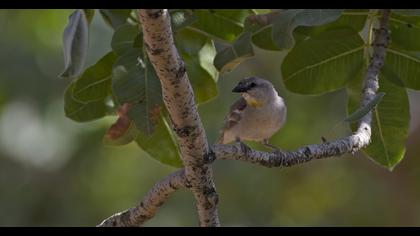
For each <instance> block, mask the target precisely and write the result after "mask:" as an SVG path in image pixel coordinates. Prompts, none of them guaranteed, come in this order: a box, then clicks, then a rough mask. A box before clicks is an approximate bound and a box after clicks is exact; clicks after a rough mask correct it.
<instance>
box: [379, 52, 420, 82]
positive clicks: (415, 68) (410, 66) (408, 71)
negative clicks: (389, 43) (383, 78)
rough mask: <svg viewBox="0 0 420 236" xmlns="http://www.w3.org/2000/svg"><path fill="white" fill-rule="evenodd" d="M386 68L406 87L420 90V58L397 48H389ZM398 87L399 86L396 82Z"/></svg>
mask: <svg viewBox="0 0 420 236" xmlns="http://www.w3.org/2000/svg"><path fill="white" fill-rule="evenodd" d="M385 67H386V68H387V69H388V71H390V72H392V74H395V76H396V77H398V80H400V81H402V83H403V84H404V86H405V87H407V88H411V89H415V90H420V57H419V56H417V55H416V54H414V53H410V52H407V51H404V50H402V49H397V48H388V49H387V55H386V59H385ZM395 81H396V80H395V79H394V81H393V82H394V83H395V84H396V85H399V84H398V83H396V82H395Z"/></svg>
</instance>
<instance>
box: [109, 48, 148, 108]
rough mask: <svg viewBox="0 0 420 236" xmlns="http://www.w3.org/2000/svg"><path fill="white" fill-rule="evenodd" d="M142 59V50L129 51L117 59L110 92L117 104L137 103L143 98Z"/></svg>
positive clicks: (143, 74)
mask: <svg viewBox="0 0 420 236" xmlns="http://www.w3.org/2000/svg"><path fill="white" fill-rule="evenodd" d="M142 57H143V50H142V49H131V50H129V51H127V52H126V53H125V54H123V55H121V56H120V57H118V59H117V60H116V62H115V63H114V65H113V69H112V92H113V94H114V96H115V97H116V99H117V101H118V103H119V104H124V103H132V102H138V101H140V100H142V99H143V98H144V93H145V91H144V90H145V85H144V80H143V77H144V76H145V65H144V62H143V59H142ZM142 63H143V64H142Z"/></svg>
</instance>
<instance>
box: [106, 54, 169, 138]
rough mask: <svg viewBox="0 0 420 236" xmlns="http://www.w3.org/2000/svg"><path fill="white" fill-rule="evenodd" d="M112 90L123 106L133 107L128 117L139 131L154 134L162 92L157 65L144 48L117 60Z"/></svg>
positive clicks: (114, 67)
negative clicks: (145, 55) (148, 56)
mask: <svg viewBox="0 0 420 236" xmlns="http://www.w3.org/2000/svg"><path fill="white" fill-rule="evenodd" d="M112 89H113V94H114V95H115V96H116V98H117V101H118V103H119V104H124V103H131V104H132V107H131V108H130V110H129V111H128V117H129V118H130V119H132V120H133V121H134V122H135V124H136V127H137V129H139V130H140V131H142V132H143V133H145V134H151V133H152V132H153V129H154V126H155V124H156V122H157V117H158V114H159V110H160V106H161V104H162V93H161V85H160V81H159V79H158V78H157V75H156V73H155V71H154V69H153V66H152V65H151V64H150V62H149V61H148V59H147V58H144V54H143V51H142V50H141V49H137V48H133V49H131V50H130V51H128V52H126V53H125V54H123V55H122V56H121V57H120V58H118V59H117V61H116V62H115V64H114V66H113V78H112Z"/></svg>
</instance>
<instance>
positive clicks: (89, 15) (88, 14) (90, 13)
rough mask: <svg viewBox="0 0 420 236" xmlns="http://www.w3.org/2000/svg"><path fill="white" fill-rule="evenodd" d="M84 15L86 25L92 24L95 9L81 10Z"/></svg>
mask: <svg viewBox="0 0 420 236" xmlns="http://www.w3.org/2000/svg"><path fill="white" fill-rule="evenodd" d="M83 11H84V12H85V15H86V19H87V21H88V23H89V24H90V23H92V19H93V16H94V15H95V9H83Z"/></svg>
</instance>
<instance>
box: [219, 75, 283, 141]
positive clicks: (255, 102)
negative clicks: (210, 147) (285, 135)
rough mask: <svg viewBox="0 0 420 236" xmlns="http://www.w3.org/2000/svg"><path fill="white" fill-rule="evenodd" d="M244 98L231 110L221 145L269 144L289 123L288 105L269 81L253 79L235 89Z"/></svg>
mask: <svg viewBox="0 0 420 236" xmlns="http://www.w3.org/2000/svg"><path fill="white" fill-rule="evenodd" d="M232 91H233V92H240V93H241V95H242V97H241V98H240V99H239V100H237V101H236V102H235V103H234V104H233V105H232V106H231V108H230V111H229V114H228V116H227V117H226V119H225V124H224V126H223V129H222V132H221V136H220V138H219V140H218V143H222V144H226V143H230V142H233V141H235V140H238V139H239V140H249V141H257V142H263V143H265V144H268V142H267V140H268V139H269V138H270V137H271V136H272V135H273V134H275V133H276V132H277V131H278V130H279V129H280V128H281V127H282V126H283V125H284V123H285V121H286V112H287V109H286V105H285V103H284V100H283V98H281V97H280V96H279V95H278V93H277V91H276V90H275V88H274V86H273V85H272V84H271V83H270V82H269V81H267V80H264V79H261V78H257V77H249V78H245V79H243V80H241V81H240V82H239V83H238V85H237V86H236V87H235V88H234V89H233V90H232Z"/></svg>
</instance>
